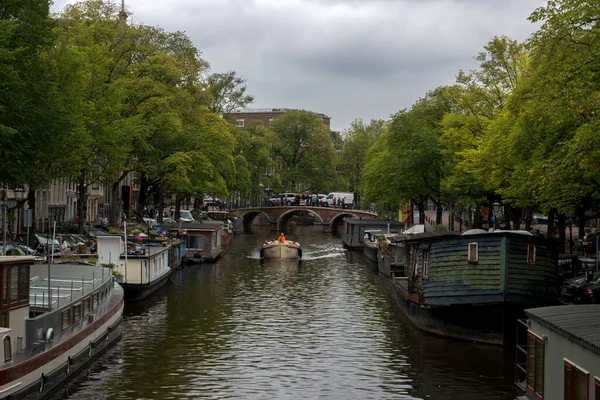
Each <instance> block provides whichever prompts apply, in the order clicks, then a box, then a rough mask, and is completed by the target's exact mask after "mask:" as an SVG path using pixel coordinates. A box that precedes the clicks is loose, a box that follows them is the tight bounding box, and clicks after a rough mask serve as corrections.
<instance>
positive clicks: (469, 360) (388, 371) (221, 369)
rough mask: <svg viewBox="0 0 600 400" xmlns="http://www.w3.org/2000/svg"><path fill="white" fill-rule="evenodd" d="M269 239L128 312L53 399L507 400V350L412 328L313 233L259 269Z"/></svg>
mask: <svg viewBox="0 0 600 400" xmlns="http://www.w3.org/2000/svg"><path fill="white" fill-rule="evenodd" d="M271 236H272V234H271V233H269V232H267V231H266V230H262V231H261V230H260V229H259V228H255V232H254V233H253V234H244V235H240V236H236V237H234V238H233V239H232V241H231V242H230V245H229V247H228V248H227V249H226V252H225V253H224V255H223V257H222V258H221V260H220V261H218V262H217V263H215V264H204V265H200V266H193V267H186V268H185V269H183V270H180V271H176V273H175V274H174V275H173V278H172V281H171V282H170V283H169V284H168V285H167V286H166V287H165V288H164V289H162V290H161V291H160V292H158V293H157V294H156V295H155V296H153V297H152V298H151V299H150V300H149V301H146V302H144V303H140V304H135V305H127V306H126V309H125V319H124V328H125V329H124V333H123V339H122V340H121V342H120V343H119V344H118V345H117V346H115V347H114V348H113V349H112V350H111V351H110V352H108V353H107V354H106V355H104V356H103V357H102V358H101V359H100V360H98V361H97V362H95V363H94V364H93V365H92V367H91V368H90V369H89V371H88V372H87V374H83V375H81V376H80V377H78V378H77V379H75V380H74V381H73V382H72V383H71V384H70V385H69V386H68V388H66V389H65V390H64V391H62V393H60V394H59V395H57V396H56V397H55V398H57V399H58V398H61V399H66V398H68V399H136V400H137V399H198V398H207V399H434V400H436V399H440V400H441V399H460V400H471V399H473V400H475V399H478V400H480V399H482V398H485V399H488V400H490V399H502V400H511V399H514V397H515V395H516V394H517V392H516V390H515V386H514V384H513V383H512V382H513V373H514V372H513V371H514V365H513V361H512V359H513V353H514V350H513V349H501V348H498V347H494V346H486V345H476V344H472V343H464V342H459V341H454V340H449V339H444V338H439V337H435V336H432V335H429V334H427V333H424V332H422V331H419V330H417V329H415V328H414V327H413V326H411V325H410V324H409V322H408V321H407V320H406V318H405V317H404V315H403V314H401V313H400V312H399V311H398V310H397V309H396V307H395V306H394V304H393V300H392V297H391V295H390V290H391V286H390V284H389V281H388V279H386V277H384V276H382V275H378V274H377V271H376V268H374V267H373V266H372V265H369V264H368V262H367V260H366V259H365V258H364V257H363V255H362V254H361V253H360V252H351V251H348V250H345V249H344V248H343V246H342V242H341V239H340V238H339V236H336V235H333V234H328V233H323V232H322V228H321V227H320V226H305V227H296V228H295V229H294V231H292V232H291V233H290V234H288V239H292V240H297V241H298V242H300V243H301V244H302V246H303V249H304V250H303V260H302V262H301V263H299V264H298V263H296V262H281V261H275V260H272V261H267V262H265V263H263V264H261V262H260V260H259V257H258V255H259V251H258V249H259V247H260V245H261V243H262V242H263V241H264V240H265V238H270V237H271Z"/></svg>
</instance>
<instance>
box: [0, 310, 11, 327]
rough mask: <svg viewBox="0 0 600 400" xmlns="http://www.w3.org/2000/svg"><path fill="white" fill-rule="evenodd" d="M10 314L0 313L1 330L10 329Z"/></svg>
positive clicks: (6, 312)
mask: <svg viewBox="0 0 600 400" xmlns="http://www.w3.org/2000/svg"><path fill="white" fill-rule="evenodd" d="M9 316H10V313H9V312H8V311H2V313H0V328H10V317H9Z"/></svg>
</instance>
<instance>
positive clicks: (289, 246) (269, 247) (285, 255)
mask: <svg viewBox="0 0 600 400" xmlns="http://www.w3.org/2000/svg"><path fill="white" fill-rule="evenodd" d="M260 255H261V258H264V259H268V260H276V259H277V260H292V259H296V258H299V257H301V256H302V250H301V249H300V244H298V243H296V242H292V241H289V240H286V241H285V242H267V243H265V244H264V245H263V247H262V250H261V252H260Z"/></svg>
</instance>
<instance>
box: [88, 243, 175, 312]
mask: <svg viewBox="0 0 600 400" xmlns="http://www.w3.org/2000/svg"><path fill="white" fill-rule="evenodd" d="M97 241H98V263H99V264H101V265H102V264H104V265H107V264H112V265H114V271H115V273H116V276H117V282H119V284H120V285H121V286H122V287H123V290H124V291H125V301H139V300H142V299H145V298H146V297H148V296H150V295H151V294H152V293H154V292H156V291H157V290H158V289H160V288H161V287H163V286H164V285H165V284H166V283H167V282H168V281H169V278H170V277H171V274H172V272H173V270H172V269H171V265H170V264H169V261H170V254H169V253H170V250H171V245H170V244H169V242H165V244H150V243H147V244H144V245H143V246H141V248H140V250H137V251H133V252H132V251H127V252H126V251H125V249H124V246H123V240H122V237H121V235H99V236H97Z"/></svg>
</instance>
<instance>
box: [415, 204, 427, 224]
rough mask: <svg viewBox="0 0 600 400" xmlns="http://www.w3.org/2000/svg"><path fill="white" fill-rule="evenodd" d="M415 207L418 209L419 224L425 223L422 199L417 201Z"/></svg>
mask: <svg viewBox="0 0 600 400" xmlns="http://www.w3.org/2000/svg"><path fill="white" fill-rule="evenodd" d="M417 209H418V210H419V224H422V225H424V224H425V204H424V202H422V201H418V202H417Z"/></svg>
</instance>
